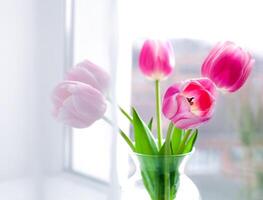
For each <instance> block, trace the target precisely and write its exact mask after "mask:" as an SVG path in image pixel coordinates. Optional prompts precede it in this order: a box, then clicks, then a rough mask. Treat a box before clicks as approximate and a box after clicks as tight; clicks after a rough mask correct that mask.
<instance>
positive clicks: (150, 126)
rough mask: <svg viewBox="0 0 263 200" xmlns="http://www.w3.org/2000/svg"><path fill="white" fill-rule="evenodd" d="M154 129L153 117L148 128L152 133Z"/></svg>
mask: <svg viewBox="0 0 263 200" xmlns="http://www.w3.org/2000/svg"><path fill="white" fill-rule="evenodd" d="M152 127H153V117H152V118H151V119H150V121H149V123H148V128H149V129H150V130H151V131H152Z"/></svg>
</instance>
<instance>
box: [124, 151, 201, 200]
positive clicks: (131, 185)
mask: <svg viewBox="0 0 263 200" xmlns="http://www.w3.org/2000/svg"><path fill="white" fill-rule="evenodd" d="M191 154H192V153H187V154H182V155H168V156H165V155H160V156H159V155H157V156H156V155H143V154H134V155H132V157H133V160H134V163H135V167H136V170H135V173H134V174H133V175H132V176H131V177H130V178H129V180H128V181H127V184H126V185H125V186H124V187H123V193H122V199H123V200H200V199H201V198H200V195H199V192H198V189H197V187H196V186H195V184H194V183H193V182H192V181H191V180H190V179H189V178H188V177H187V176H186V175H185V174H184V166H185V163H186V161H187V160H188V159H187V158H188V157H189V156H190V155H191Z"/></svg>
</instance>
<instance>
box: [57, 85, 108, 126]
mask: <svg viewBox="0 0 263 200" xmlns="http://www.w3.org/2000/svg"><path fill="white" fill-rule="evenodd" d="M52 100H53V104H54V111H53V115H54V116H55V117H56V118H57V119H58V120H59V121H62V122H63V123H65V124H67V125H69V126H72V127H75V128H85V127H88V126H90V125H91V124H92V123H94V122H95V121H96V120H98V119H100V118H101V117H103V115H104V113H105V112H106V107H107V105H106V99H105V98H104V96H103V95H102V93H101V92H100V91H98V90H97V89H95V88H94V87H92V86H90V85H87V84H84V83H81V82H77V81H63V82H62V83H60V84H58V85H57V86H56V87H55V89H54V91H53V94H52Z"/></svg>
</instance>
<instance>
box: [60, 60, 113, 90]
mask: <svg viewBox="0 0 263 200" xmlns="http://www.w3.org/2000/svg"><path fill="white" fill-rule="evenodd" d="M65 79H66V80H69V81H79V82H82V83H86V84H88V85H91V86H92V87H94V88H96V89H97V90H99V91H101V92H102V93H105V92H106V91H107V89H108V88H109V83H110V76H109V74H108V73H107V72H106V71H104V70H103V69H102V68H100V67H99V66H97V65H95V64H93V63H92V62H90V61H88V60H85V61H83V62H81V63H79V64H77V65H76V66H75V67H73V68H72V69H71V70H70V71H69V72H68V73H67V75H66V78H65Z"/></svg>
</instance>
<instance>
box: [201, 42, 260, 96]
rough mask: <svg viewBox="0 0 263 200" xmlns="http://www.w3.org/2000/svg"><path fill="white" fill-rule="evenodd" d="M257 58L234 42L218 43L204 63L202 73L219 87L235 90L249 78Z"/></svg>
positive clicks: (230, 90)
mask: <svg viewBox="0 0 263 200" xmlns="http://www.w3.org/2000/svg"><path fill="white" fill-rule="evenodd" d="M254 62H255V60H254V59H253V58H252V56H251V55H250V54H249V53H248V52H247V51H245V50H243V49H242V48H240V47H239V46H237V45H235V44H234V43H233V42H224V43H218V44H217V45H216V46H215V47H214V48H213V49H212V51H211V52H210V53H209V55H208V56H207V58H206V59H205V61H204V63H203V65H202V75H203V76H205V77H209V78H210V79H211V80H212V81H213V82H214V83H215V84H216V86H217V87H218V88H221V89H223V90H227V91H229V92H235V91H237V90H238V89H239V88H241V87H242V86H243V85H244V83H245V81H246V80H247V78H248V76H249V74H250V72H251V69H252V67H253V64H254Z"/></svg>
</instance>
